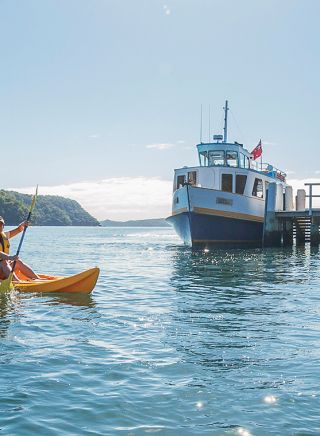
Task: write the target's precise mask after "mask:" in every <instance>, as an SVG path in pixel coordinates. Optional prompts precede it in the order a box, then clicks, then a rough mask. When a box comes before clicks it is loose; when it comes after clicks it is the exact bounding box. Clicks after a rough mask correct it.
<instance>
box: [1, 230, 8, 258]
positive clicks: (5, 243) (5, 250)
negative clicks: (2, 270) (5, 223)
mask: <svg viewBox="0 0 320 436" xmlns="http://www.w3.org/2000/svg"><path fill="white" fill-rule="evenodd" d="M9 249H10V242H9V238H8V236H7V235H6V234H5V232H2V233H0V251H2V252H3V253H6V254H9Z"/></svg>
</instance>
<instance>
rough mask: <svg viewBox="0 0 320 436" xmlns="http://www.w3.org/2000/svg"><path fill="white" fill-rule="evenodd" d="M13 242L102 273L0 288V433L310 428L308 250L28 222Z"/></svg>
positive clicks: (48, 267) (314, 383)
mask: <svg viewBox="0 0 320 436" xmlns="http://www.w3.org/2000/svg"><path fill="white" fill-rule="evenodd" d="M22 254H23V255H22V257H23V258H24V259H25V260H27V261H28V262H29V263H30V264H32V265H33V266H34V268H35V269H36V270H37V271H39V272H40V271H41V272H48V273H56V274H57V273H60V274H73V273H76V272H79V271H81V270H83V269H85V268H89V267H92V266H94V265H99V266H100V267H101V276H100V279H99V282H98V285H97V287H96V288H95V290H94V292H93V294H92V295H91V296H79V295H58V294H56V295H48V294H47V295H32V294H31V295H28V294H12V295H11V296H4V295H3V296H1V297H0V429H1V430H2V433H3V434H6V435H34V434H35V433H38V434H45V435H71V434H77V435H99V434H101V435H122V434H123V435H144V434H150V433H152V434H153V433H155V434H159V435H243V436H249V435H299V436H302V435H303V436H307V435H319V434H320V417H319V410H320V387H319V375H318V374H319V370H320V363H319V362H320V336H319V332H320V324H319V315H320V294H319V288H320V274H319V273H320V255H319V252H318V251H317V250H314V251H313V250H310V248H309V247H308V246H307V247H306V248H296V247H294V248H293V249H274V250H273V249H268V250H265V251H263V250H259V249H258V250H229V251H226V250H216V251H215V252H208V253H205V252H192V251H191V250H190V249H188V248H185V247H183V246H182V245H181V243H180V241H179V240H178V238H177V237H176V236H175V235H174V233H173V231H172V230H171V229H168V228H163V229H146V228H145V229H137V228H135V229H134V228H131V229H130V228H126V229H125V228H120V229H110V228H31V229H30V230H28V233H27V236H26V240H25V245H24V247H23V253H22Z"/></svg>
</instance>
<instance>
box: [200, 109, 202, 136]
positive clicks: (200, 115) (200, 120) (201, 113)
mask: <svg viewBox="0 0 320 436" xmlns="http://www.w3.org/2000/svg"><path fill="white" fill-rule="evenodd" d="M200 144H202V105H201V107H200Z"/></svg>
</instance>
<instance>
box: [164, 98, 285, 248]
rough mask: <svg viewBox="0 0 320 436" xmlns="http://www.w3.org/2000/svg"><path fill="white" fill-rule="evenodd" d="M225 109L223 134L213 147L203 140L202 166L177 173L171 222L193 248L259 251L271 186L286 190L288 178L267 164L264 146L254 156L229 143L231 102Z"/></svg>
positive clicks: (214, 138) (201, 146) (169, 219)
mask: <svg viewBox="0 0 320 436" xmlns="http://www.w3.org/2000/svg"><path fill="white" fill-rule="evenodd" d="M223 109H224V128H223V135H214V136H213V142H209V143H204V142H202V141H201V139H200V144H197V146H196V147H197V151H198V157H199V164H198V165H197V166H192V167H183V168H178V169H175V170H174V181H173V198H172V215H171V216H170V217H168V218H167V221H168V222H169V223H170V224H172V225H173V227H174V229H175V231H176V233H177V234H178V235H179V236H180V238H181V239H182V240H183V241H184V243H185V244H186V245H189V246H192V247H204V248H206V247H210V246H221V247H226V246H227V247H248V246H253V247H259V246H261V245H262V239H263V223H264V213H265V202H266V194H267V190H268V185H269V183H272V182H273V183H274V182H276V183H277V184H279V185H281V187H282V188H283V189H285V187H286V174H285V173H284V172H283V171H281V170H279V169H277V168H275V167H274V166H273V165H271V164H269V163H262V157H261V155H262V145H261V141H260V142H259V144H258V145H257V146H256V147H255V149H254V150H253V151H252V152H249V151H248V150H247V149H246V148H244V146H243V144H240V143H238V142H228V131H227V126H228V110H229V107H228V101H226V102H225V106H224V108H223ZM258 157H261V161H260V162H259V161H257V160H256V159H257V158H258ZM280 189H281V188H280Z"/></svg>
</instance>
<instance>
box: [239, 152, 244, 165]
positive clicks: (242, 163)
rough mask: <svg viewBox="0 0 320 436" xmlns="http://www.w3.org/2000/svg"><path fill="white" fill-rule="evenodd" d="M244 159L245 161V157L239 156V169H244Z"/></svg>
mask: <svg viewBox="0 0 320 436" xmlns="http://www.w3.org/2000/svg"><path fill="white" fill-rule="evenodd" d="M244 159H245V155H244V154H242V153H240V154H239V167H240V168H245V166H244V162H245V161H244Z"/></svg>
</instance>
